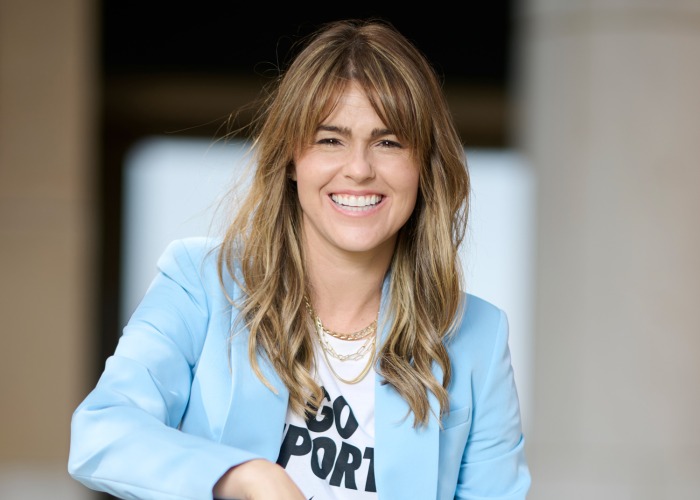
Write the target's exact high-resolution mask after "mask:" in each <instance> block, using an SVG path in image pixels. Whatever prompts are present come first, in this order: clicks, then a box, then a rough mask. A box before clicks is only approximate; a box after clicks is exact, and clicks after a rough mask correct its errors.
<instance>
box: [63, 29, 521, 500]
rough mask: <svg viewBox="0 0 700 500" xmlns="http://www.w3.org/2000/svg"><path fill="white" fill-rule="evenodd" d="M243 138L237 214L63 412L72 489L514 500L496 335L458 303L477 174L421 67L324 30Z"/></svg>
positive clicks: (382, 32)
mask: <svg viewBox="0 0 700 500" xmlns="http://www.w3.org/2000/svg"><path fill="white" fill-rule="evenodd" d="M256 124H257V125H258V129H257V130H256V133H255V134H254V142H253V152H254V155H255V164H256V167H257V168H256V172H255V176H254V179H253V183H252V186H251V188H250V191H249V193H248V195H247V198H246V199H245V201H244V203H243V205H242V207H240V209H239V211H238V212H237V214H236V216H235V217H234V218H233V220H232V222H231V224H230V226H229V227H228V229H227V231H226V233H225V235H223V237H222V238H221V239H220V240H215V239H204V238H193V239H186V240H181V241H176V242H173V243H172V244H171V245H170V246H169V248H168V249H167V250H166V251H165V253H164V254H163V256H162V257H161V259H160V260H159V263H158V265H159V270H160V273H159V275H158V276H157V277H156V278H155V280H154V282H153V283H152V285H151V287H150V288H149V290H148V292H147V293H146V295H145V297H144V299H143V301H142V303H141V304H140V305H139V307H138V308H137V310H136V311H135V313H134V315H133V317H132V318H131V320H130V321H129V323H128V325H127V326H126V327H125V329H124V334H123V335H122V337H121V338H120V341H119V344H118V346H117V349H116V351H115V353H114V355H113V356H111V357H110V358H109V359H108V360H107V363H106V366H105V370H104V373H103V374H102V376H101V378H100V380H99V382H98V384H97V386H96V387H95V389H94V390H93V391H92V392H91V393H90V394H89V395H88V396H87V398H86V399H85V400H84V401H83V402H82V403H81V405H80V406H79V407H78V408H77V410H76V412H75V414H74V417H73V421H72V434H71V449H70V457H69V471H70V473H71V475H72V476H73V477H74V478H76V479H77V480H79V481H81V482H83V483H84V484H85V485H87V486H88V487H90V488H94V489H97V490H103V491H108V492H110V493H112V494H113V495H116V496H118V497H124V498H168V499H175V498H178V499H179V498H182V499H204V498H212V497H215V498H222V499H224V498H226V499H233V498H245V499H271V498H274V499H280V498H282V499H286V498H289V499H303V498H314V499H327V498H339V499H340V498H342V499H366V498H381V499H382V500H385V499H394V498H396V499H402V500H403V499H407V498H411V499H413V498H416V499H432V498H440V499H447V498H465V499H466V498H480V499H483V498H499V499H524V498H525V496H526V494H527V491H528V489H529V485H530V475H529V471H528V467H527V464H526V461H525V457H524V451H523V436H522V431H521V422H520V412H519V405H518V398H517V392H516V388H515V384H514V380H513V372H512V368H511V364H510V355H509V351H508V325H507V320H506V317H505V315H504V313H503V312H502V311H500V310H499V309H498V308H497V307H495V306H493V305H491V304H489V303H487V302H485V301H483V300H481V299H479V298H477V297H474V296H472V295H467V294H464V293H463V292H462V291H461V288H462V286H461V278H462V275H461V271H460V268H459V257H458V253H457V251H458V247H459V245H460V244H461V241H462V237H463V235H464V231H465V227H466V219H467V208H468V203H467V201H468V194H469V178H468V173H467V169H466V164H465V158H464V153H463V147H462V145H461V143H460V141H459V138H458V136H457V134H456V132H455V129H454V126H453V123H452V120H451V117H450V113H449V110H448V107H447V105H446V102H445V99H444V96H443V95H442V93H441V88H440V83H439V80H438V79H437V77H436V75H435V73H434V72H433V69H432V68H431V66H430V64H429V63H428V61H427V60H426V59H425V57H424V56H423V55H422V54H421V53H420V52H419V51H418V50H417V49H416V48H415V47H414V46H413V45H412V44H411V43H410V42H409V41H407V40H406V39H405V38H404V37H403V36H402V35H401V34H400V33H398V32H397V31H396V30H395V29H394V28H393V27H392V26H391V25H389V24H388V23H384V22H380V21H374V22H372V21H367V22H364V21H343V22H336V23H332V24H329V25H327V26H325V27H324V28H323V29H322V30H320V31H319V32H318V33H316V35H315V36H314V37H313V38H312V39H311V40H310V41H309V42H308V44H307V45H306V46H305V48H304V49H303V50H302V51H301V52H300V53H299V54H298V56H297V57H296V58H295V60H294V61H293V62H292V64H291V65H290V67H289V68H288V69H287V70H286V72H285V73H284V75H283V77H282V78H281V79H280V80H279V82H278V86H277V88H276V90H275V91H274V92H273V93H271V94H270V95H269V97H268V99H267V101H266V103H265V106H264V107H263V108H262V114H261V116H260V119H259V120H258V121H257V122H256ZM375 451H376V453H375Z"/></svg>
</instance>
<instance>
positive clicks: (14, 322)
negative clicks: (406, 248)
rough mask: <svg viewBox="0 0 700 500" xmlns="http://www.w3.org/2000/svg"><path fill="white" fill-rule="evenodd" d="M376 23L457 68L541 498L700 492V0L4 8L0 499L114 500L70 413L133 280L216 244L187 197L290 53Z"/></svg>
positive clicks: (486, 252)
mask: <svg viewBox="0 0 700 500" xmlns="http://www.w3.org/2000/svg"><path fill="white" fill-rule="evenodd" d="M369 15H376V16H380V17H383V18H385V19H388V20H390V21H392V22H393V23H394V24H395V25H396V26H397V27H398V28H399V29H400V30H401V31H402V32H404V34H406V35H408V36H409V38H411V39H413V40H414V42H416V44H417V45H418V46H419V48H421V49H422V50H423V51H424V52H425V53H426V54H427V55H428V57H429V58H430V59H431V60H432V61H433V62H434V63H435V66H436V69H437V70H438V72H439V73H440V74H441V76H442V77H443V80H444V87H445V92H446V95H447V97H448V99H449V102H450V106H451V108H452V111H453V114H454V117H455V120H456V123H457V126H458V129H459V133H460V135H461V137H462V138H463V142H464V145H465V149H466V150H467V155H468V158H469V161H470V168H472V169H473V177H474V187H475V199H474V205H475V218H474V219H473V222H472V229H471V230H472V235H471V238H470V244H472V246H473V247H474V248H476V249H477V252H476V253H469V254H468V255H466V256H465V259H466V260H467V262H468V263H469V266H468V267H469V268H470V272H473V274H470V280H468V287H469V288H471V289H472V290H474V291H476V292H479V293H480V294H483V295H485V296H486V298H490V299H492V300H494V301H495V302H497V303H499V305H502V306H503V307H504V308H505V309H506V312H508V313H509V316H510V319H511V328H512V330H513V332H512V334H513V336H512V338H511V345H512V348H513V356H514V365H515V368H516V378H517V379H518V380H517V381H518V385H519V390H520V394H521V399H522V405H523V414H524V425H525V429H526V433H527V435H526V442H527V454H528V458H529V461H530V466H531V471H532V474H533V487H532V491H531V495H530V496H529V499H531V500H562V499H566V500H579V499H581V500H583V499H586V500H588V499H600V500H608V499H610V500H621V499H622V500H624V499H635V500H657V499H674V500H675V499H698V498H700V425H698V424H697V415H698V413H700V363H698V362H697V359H698V357H699V356H700V326H699V325H698V319H697V318H698V314H697V311H698V309H699V306H698V304H699V303H700V222H699V219H700V92H698V89H700V2H698V1H697V0H568V1H554V0H509V1H505V0H494V1H492V2H470V3H467V4H463V5H462V6H461V7H460V11H459V12H458V11H456V10H455V9H454V8H453V7H446V6H445V7H441V6H440V5H439V4H426V5H419V6H418V8H417V9H415V8H410V9H409V8H408V7H407V5H406V4H399V5H396V6H391V5H385V4H382V5H380V6H376V5H375V6H368V7H363V6H361V5H360V4H357V3H355V4H354V5H352V6H343V7H338V6H336V5H333V6H332V7H331V6H329V5H328V4H325V5H321V6H315V5H309V4H304V5H294V6H291V5H290V6H282V7H272V6H271V5H267V4H265V5H263V4H262V3H260V5H252V4H251V5H241V4H240V3H234V2H206V1H200V2H196V3H186V4H185V3H183V4H182V6H180V5H179V4H177V3H174V2H169V3H166V2H159V1H151V2H135V1H128V0H122V1H111V2H110V1H106V0H105V1H96V0H93V1H90V0H0V266H1V267H0V272H1V274H0V276H1V279H0V318H2V321H1V322H0V325H1V326H0V354H1V355H2V362H1V363H0V389H1V392H0V395H1V396H2V411H0V498H2V499H3V500H4V499H11V500H14V499H19V498H32V497H44V498H56V499H77V500H83V499H84V500H90V499H97V498H104V496H102V495H97V494H93V493H92V492H90V491H89V490H87V489H85V488H83V487H82V486H80V485H79V484H78V483H76V482H75V481H73V480H72V479H70V478H69V477H68V475H67V473H66V460H67V455H68V442H69V427H70V416H71V413H72V411H73V410H74V408H75V407H76V406H77V405H78V403H79V402H80V401H81V400H82V399H83V398H84V396H85V395H86V394H87V392H88V391H89V390H90V388H91V387H92V386H93V385H94V383H95V382H96V380H97V377H98V376H99V373H100V371H101V369H102V366H103V364H104V360H105V358H106V357H107V356H108V355H109V354H110V353H111V351H112V350H113V349H114V346H115V344H116V341H117V339H118V337H119V334H120V331H121V327H122V326H123V321H124V318H125V317H127V316H128V314H129V313H130V310H131V308H132V307H133V306H132V302H131V301H133V300H137V299H134V297H138V295H139V293H142V291H143V286H144V285H143V284H140V283H139V282H137V279H136V278H133V276H138V277H141V279H144V276H145V278H146V280H148V278H150V276H149V273H153V272H155V268H154V264H155V262H154V261H153V258H152V257H151V255H150V253H149V252H151V251H153V252H156V253H158V252H159V251H160V250H162V248H160V247H161V246H162V244H163V241H164V240H165V239H167V238H170V237H172V236H174V235H177V236H179V235H181V234H183V233H186V234H190V233H195V232H200V231H202V230H203V228H204V227H205V221H206V220H207V217H208V215H207V214H208V212H207V209H208V205H207V203H208V202H201V203H200V201H201V200H200V199H199V198H197V199H196V200H195V197H194V195H193V194H192V193H193V192H195V191H197V192H199V193H202V194H203V195H204V198H203V199H204V200H208V199H209V198H208V197H209V196H213V195H215V194H216V193H217V190H218V189H219V188H220V187H221V184H222V179H224V178H225V179H226V180H231V179H234V180H235V166H234V164H235V159H236V151H235V149H226V150H216V151H214V152H212V151H213V150H212V148H211V146H212V145H213V144H220V141H219V139H221V138H222V137H223V136H224V135H225V133H226V132H227V131H228V130H229V129H230V128H231V127H233V126H238V125H242V124H245V123H246V121H247V120H249V119H250V116H251V113H252V111H253V110H254V107H253V106H252V103H253V101H254V100H255V98H256V97H257V96H258V94H259V91H260V89H261V87H262V86H263V85H265V84H266V83H269V82H270V81H272V80H273V79H274V78H275V76H276V75H277V68H278V67H281V66H284V63H285V62H286V61H287V57H288V55H289V53H290V49H291V48H292V45H293V43H294V41H295V40H297V39H298V38H299V37H300V36H302V35H304V34H306V33H308V32H310V31H311V30H313V29H314V28H315V27H317V26H318V25H319V24H320V23H322V22H325V21H329V20H332V19H338V18H344V17H365V16H369ZM190 146H192V147H190ZM228 146H235V144H228V145H227V147H228ZM185 147H186V148H187V149H182V148H185ZM205 151H206V153H205ZM229 154H230V158H231V159H230V162H231V163H230V164H227V161H229V160H228V159H227V158H229V156H227V155H229ZM183 162H184V163H185V164H187V163H191V164H192V165H193V166H196V168H199V169H201V170H196V169H195V170H186V171H181V170H180V169H181V167H182V164H183ZM164 166H165V167H164ZM228 166H230V167H231V170H227V168H226V167H228ZM222 168H223V170H221V169H222ZM159 169H160V170H159ZM157 171H158V172H160V174H159V175H160V177H152V176H151V174H154V173H158V172H157ZM193 172H194V173H198V172H199V173H201V172H205V173H206V175H204V176H203V175H195V176H194V177H192V174H193ZM222 172H223V173H222ZM163 176H165V177H163ZM176 177H177V178H178V179H180V181H183V180H184V182H185V183H186V184H185V186H188V184H187V182H189V183H190V184H189V190H187V189H185V190H184V191H183V193H184V195H186V196H181V197H179V198H177V197H176V199H175V200H172V199H165V200H164V199H163V198H161V197H160V196H162V195H163V190H162V188H163V185H164V182H165V181H164V180H163V179H166V180H168V181H170V180H172V179H174V178H176ZM154 179H155V180H154ZM192 179H198V182H199V184H194V185H193V184H192V182H193V181H192ZM205 181H206V182H205ZM205 184H206V185H205ZM178 185H179V186H182V184H178ZM159 189H160V190H159ZM178 189H182V188H178ZM170 192H171V193H172V190H170ZM158 200H164V202H163V203H157V202H156V201H158ZM178 201H179V202H180V204H179V205H180V208H182V205H183V202H187V203H190V205H187V206H188V207H192V209H193V213H191V214H188V213H183V212H178V211H176V210H175V208H177V207H178ZM195 201H196V203H195ZM138 203H141V205H139V204H138ZM144 203H145V204H144ZM149 203H150V205H149ZM164 203H170V204H171V205H165V206H172V207H173V209H172V210H166V211H165V212H166V216H168V215H170V216H171V220H170V222H167V223H166V222H162V220H163V219H153V218H152V217H151V215H152V214H153V213H154V212H155V211H156V210H157V209H158V207H160V208H161V210H162V207H163V206H164ZM202 203H203V204H202ZM149 207H150V208H149ZM173 214H174V216H176V217H179V218H178V219H175V220H172V217H173ZM195 219H197V221H195ZM193 221H194V222H196V224H194V225H188V224H191V223H193ZM168 224H169V225H168ZM139 231H140V232H139ZM154 235H155V236H154ZM149 237H150V239H149ZM147 243H148V244H150V245H151V246H150V247H146V246H144V245H146V244H147ZM147 248H148V249H147ZM471 251H472V250H471V248H470V249H469V252H471ZM130 256H131V257H130ZM138 256H142V257H141V258H140V259H139V258H138ZM472 262H474V265H473V267H472V265H471V263H472ZM138 266H145V267H140V268H138ZM482 268H484V269H487V271H488V273H481V274H480V273H479V272H478V271H477V269H482ZM134 269H136V272H134ZM138 269H145V270H144V271H141V272H138Z"/></svg>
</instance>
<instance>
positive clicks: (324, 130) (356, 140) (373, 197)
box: [291, 83, 418, 330]
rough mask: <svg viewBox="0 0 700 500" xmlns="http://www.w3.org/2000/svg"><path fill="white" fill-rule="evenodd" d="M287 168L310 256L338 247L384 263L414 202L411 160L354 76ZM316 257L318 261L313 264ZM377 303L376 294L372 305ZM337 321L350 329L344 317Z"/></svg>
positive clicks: (329, 254) (352, 256) (415, 180)
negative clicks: (353, 80) (296, 195)
mask: <svg viewBox="0 0 700 500" xmlns="http://www.w3.org/2000/svg"><path fill="white" fill-rule="evenodd" d="M291 175H292V179H294V180H295V181H296V183H297V193H298V195H299V205H300V207H301V211H302V213H303V216H302V228H303V229H302V230H303V234H304V239H305V241H306V242H307V245H308V246H310V247H313V248H314V251H313V252H308V256H309V258H314V259H315V260H317V261H319V260H320V261H326V262H331V261H332V260H333V259H334V257H333V256H332V254H333V253H336V252H343V253H346V254H347V257H348V258H350V259H357V258H362V259H367V260H368V261H374V262H375V265H377V266H379V268H380V269H386V268H387V267H388V266H389V261H390V260H391V256H392V254H393V252H394V247H395V243H396V238H397V235H398V232H399V229H401V227H403V225H404V224H405V223H406V221H407V220H408V218H409V217H410V216H411V214H412V213H413V209H414V207H415V205H416V196H417V194H418V161H417V159H416V158H414V152H413V150H412V149H411V147H410V145H409V144H405V145H404V144H402V143H401V142H400V140H399V139H398V138H397V137H396V135H395V134H394V133H392V132H391V131H390V130H389V129H387V127H386V125H385V124H384V123H383V122H382V120H381V118H380V117H379V115H378V114H377V112H376V111H375V110H374V108H373V107H372V104H371V103H370V101H369V99H368V98H367V96H366V95H365V91H364V89H362V88H361V87H360V86H359V85H358V84H356V83H350V84H349V85H348V87H347V88H346V89H345V90H344V91H343V92H342V94H341V95H340V97H339V99H338V101H337V103H336V104H335V106H334V108H333V111H332V112H331V114H330V115H329V116H328V118H326V119H325V120H324V121H323V123H321V124H320V126H319V127H318V132H317V133H316V134H315V136H314V137H313V139H312V142H311V144H309V145H307V146H303V147H302V148H301V150H300V152H299V153H298V154H297V155H295V158H294V165H293V167H292V173H291ZM324 254H325V255H324ZM360 254H361V256H360ZM317 265H322V264H321V262H318V263H317V264H316V265H314V266H312V268H315V267H316V266H317ZM377 299H378V297H377ZM317 302H320V297H319V298H318V299H317ZM324 305H325V304H324ZM378 305H379V301H378V300H377V301H376V303H375V304H372V309H376V307H377V306H378ZM317 309H319V306H318V305H317ZM328 309H330V310H326V311H322V312H324V313H325V314H324V317H326V318H328V317H329V316H331V314H333V312H334V310H335V309H334V308H332V307H331V308H328ZM369 315H370V316H371V314H369ZM366 316H367V314H366V315H365V317H366ZM350 319H351V320H352V321H358V319H357V318H350ZM339 328H340V329H341V330H348V329H350V330H352V326H351V325H340V326H339Z"/></svg>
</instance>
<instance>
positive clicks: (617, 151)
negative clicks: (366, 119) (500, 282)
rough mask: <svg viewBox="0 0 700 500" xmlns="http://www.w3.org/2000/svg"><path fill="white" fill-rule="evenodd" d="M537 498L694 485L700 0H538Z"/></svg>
mask: <svg viewBox="0 0 700 500" xmlns="http://www.w3.org/2000/svg"><path fill="white" fill-rule="evenodd" d="M518 26H519V29H520V38H519V44H518V50H519V58H518V59H517V66H516V67H517V74H518V75H519V76H518V78H519V79H518V82H517V83H518V85H517V89H518V99H517V101H518V103H519V110H518V113H517V115H516V116H518V118H517V122H516V127H515V129H516V132H517V136H518V140H519V146H520V147H522V149H523V151H524V152H525V153H526V156H527V158H528V159H529V160H530V162H531V163H532V165H533V166H534V167H535V169H536V171H537V177H538V183H539V189H538V191H539V196H538V204H539V205H538V226H539V232H538V250H539V251H538V266H537V282H538V288H537V297H536V299H537V303H538V307H537V311H536V326H535V332H536V333H535V337H536V341H535V342H536V344H535V348H534V352H535V359H534V360H533V366H534V411H533V413H534V418H533V432H532V434H531V436H529V456H530V458H531V462H532V470H533V475H534V483H533V484H534V486H533V491H532V495H531V498H532V499H535V500H550V499H551V500H561V499H566V500H578V499H582V500H583V499H586V500H588V499H596V500H607V499H610V500H623V499H635V500H658V499H674V500H680V499H691V498H692V499H697V498H698V495H699V494H700V493H698V492H700V474H698V472H700V426H699V425H698V423H697V420H698V418H697V417H698V414H699V413H700V363H698V355H700V323H699V322H698V314H697V311H698V304H699V303H700V222H699V219H700V91H699V90H698V89H700V3H698V2H696V1H685V2H684V1H680V0H674V1H669V0H657V1H639V0H635V1H633V0H626V1H625V0H617V1H603V0H598V1H593V0H588V1H584V0H578V1H577V0H571V1H567V2H560V1H558V0H557V1H554V0H550V1H546V0H529V1H527V2H524V3H523V4H522V10H521V11H520V14H519V17H518Z"/></svg>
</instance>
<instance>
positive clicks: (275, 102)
mask: <svg viewBox="0 0 700 500" xmlns="http://www.w3.org/2000/svg"><path fill="white" fill-rule="evenodd" d="M350 81H353V82H356V83H357V84H359V85H360V87H361V88H363V89H364V91H365V92H366V94H367V97H368V98H369V100H370V102H371V103H372V106H373V107H374V109H375V111H376V112H377V114H378V115H379V117H380V118H381V119H382V121H383V122H384V123H385V124H386V125H387V127H389V128H390V129H391V130H392V131H394V132H395V133H396V135H397V136H398V137H400V138H401V140H402V141H405V142H406V143H408V144H409V146H410V147H411V148H412V151H413V153H414V154H415V155H416V158H417V160H418V164H419V169H420V181H419V193H418V200H417V203H416V207H415V210H414V212H413V214H412V215H411V217H410V218H409V220H408V222H407V223H406V224H405V225H404V227H403V228H402V229H401V230H400V232H399V235H398V239H397V243H396V248H395V252H394V256H393V259H392V262H391V266H390V268H391V281H390V299H391V300H390V303H389V309H390V311H389V313H390V317H391V318H392V319H393V322H392V324H391V325H390V331H389V333H388V336H387V338H386V341H385V342H384V343H383V344H382V345H381V347H380V348H379V353H378V365H377V371H378V373H379V374H380V376H382V377H383V379H384V383H387V384H390V385H391V386H392V387H393V388H394V389H395V390H396V391H397V392H398V393H399V394H400V395H401V396H402V397H403V398H404V399H405V400H406V402H407V403H408V405H409V406H410V409H411V411H412V412H413V414H414V426H419V425H422V424H426V423H427V422H428V420H429V419H430V405H429V400H428V394H429V392H432V393H433V395H434V396H435V397H436V398H437V401H438V402H439V404H440V415H439V417H440V418H441V417H442V416H443V415H444V414H445V413H446V412H447V411H448V409H449V401H448V394H447V387H448V385H449V382H450V379H451V374H452V371H451V365H450V359H449V356H448V353H447V349H446V341H447V339H448V337H449V335H450V333H451V331H452V330H453V327H454V325H455V322H456V318H457V317H458V313H459V311H460V310H461V305H460V302H461V298H462V293H461V276H462V273H461V269H460V266H459V257H458V247H459V245H460V244H461V242H462V239H463V237H464V233H465V230H466V221H467V212H468V196H469V187H470V184H469V175H468V172H467V168H466V159H465V156H464V149H463V146H462V144H461V142H460V139H459V136H458V134H457V132H456V130H455V128H454V125H453V121H452V117H451V115H450V112H449V109H448V106H447V103H446V100H445V98H444V95H443V93H442V88H441V82H440V80H439V78H438V76H437V74H436V73H435V71H434V69H433V68H432V66H431V65H430V64H429V62H428V61H427V59H426V58H425V57H424V55H423V54H422V53H421V52H420V51H419V50H418V49H417V48H416V47H415V46H414V45H413V44H412V43H411V42H410V41H409V40H408V39H407V38H405V37H404V36H403V35H402V34H400V33H399V32H398V31H397V30H396V29H394V27H393V26H392V25H391V24H390V23H388V22H386V21H382V20H376V19H375V20H346V21H339V22H335V23H330V24H328V25H325V26H324V27H322V29H320V30H319V31H318V32H316V33H315V34H314V36H313V37H311V38H310V40H309V41H308V43H307V44H306V45H305V46H304V48H303V50H301V51H300V52H299V54H298V55H297V56H296V58H295V59H294V60H293V62H292V63H291V65H290V66H289V67H288V68H287V70H286V71H285V72H284V73H283V74H282V75H281V76H280V77H279V79H278V80H277V81H276V82H275V87H274V88H273V89H272V91H271V92H270V93H269V94H268V95H267V97H266V98H265V101H264V103H263V106H262V107H261V111H260V114H259V115H258V117H257V121H256V122H254V127H255V130H254V134H253V142H252V147H253V150H254V155H255V156H254V159H255V164H256V170H255V174H254V177H253V180H252V184H251V187H250V191H249V192H248V194H247V197H246V198H245V200H244V201H243V203H242V206H241V208H240V209H239V211H238V212H237V214H236V215H235V217H234V218H233V220H232V222H231V224H230V226H229V227H228V229H227V231H226V234H225V236H224V239H223V242H222V245H221V247H220V253H219V274H220V277H221V279H222V281H223V277H224V273H228V274H230V275H231V276H233V277H234V279H237V281H238V282H239V284H240V286H241V288H242V290H243V293H244V295H243V296H244V298H243V299H242V300H241V301H240V303H236V304H235V305H236V307H238V308H239V309H240V312H241V317H242V318H244V321H245V326H246V327H247V328H248V329H249V332H250V339H249V344H248V350H249V352H248V355H249V357H250V360H251V363H252V366H253V369H254V370H255V372H256V374H257V375H258V377H260V378H261V380H263V381H264V382H265V383H266V384H267V385H268V386H269V387H270V388H271V389H272V387H271V386H270V384H269V382H268V381H267V380H265V378H264V377H263V375H262V372H261V370H260V366H259V363H258V358H257V355H262V358H263V359H266V360H267V361H269V363H270V364H271V365H272V367H273V368H274V369H275V371H276V372H277V373H278V374H279V376H280V378H281V380H282V381H283V383H284V384H285V386H286V387H287V388H288V390H289V395H290V405H291V407H292V409H293V410H294V411H296V412H297V413H299V414H302V415H303V414H304V412H305V411H309V410H310V409H313V408H318V407H319V404H320V402H321V400H322V396H323V393H322V390H321V388H320V387H319V386H318V384H317V383H316V382H315V381H314V378H313V375H312V365H313V358H314V356H313V344H312V338H311V336H310V335H309V332H310V331H312V330H311V328H313V327H312V325H311V324H310V320H309V317H308V315H307V314H306V312H305V309H304V307H305V306H304V296H305V294H306V292H307V291H308V286H309V283H308V281H307V274H306V269H305V263H304V254H303V249H302V243H301V211H300V207H299V202H298V198H297V194H296V185H295V183H294V182H292V181H291V180H290V179H289V173H290V171H291V167H292V162H293V156H294V153H295V151H298V150H299V148H301V147H303V146H304V145H307V144H309V142H310V140H311V138H312V137H313V135H314V133H315V132H316V130H317V127H318V125H319V124H320V123H321V122H322V121H323V120H324V119H325V118H326V117H327V116H328V115H329V113H330V112H331V110H332V109H333V106H334V105H335V103H336V100H337V98H338V96H339V95H340V94H341V93H342V91H343V89H344V88H345V87H346V85H347V84H348V82H350ZM433 364H437V365H438V366H439V367H440V369H441V371H442V380H437V379H436V378H435V376H434V375H433V372H432V366H433Z"/></svg>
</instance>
